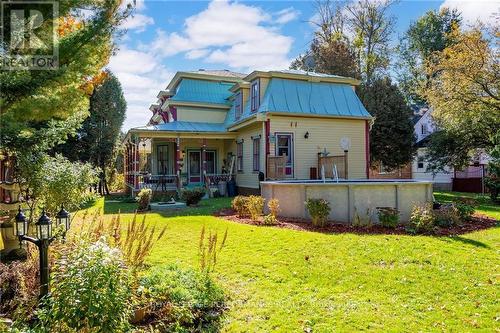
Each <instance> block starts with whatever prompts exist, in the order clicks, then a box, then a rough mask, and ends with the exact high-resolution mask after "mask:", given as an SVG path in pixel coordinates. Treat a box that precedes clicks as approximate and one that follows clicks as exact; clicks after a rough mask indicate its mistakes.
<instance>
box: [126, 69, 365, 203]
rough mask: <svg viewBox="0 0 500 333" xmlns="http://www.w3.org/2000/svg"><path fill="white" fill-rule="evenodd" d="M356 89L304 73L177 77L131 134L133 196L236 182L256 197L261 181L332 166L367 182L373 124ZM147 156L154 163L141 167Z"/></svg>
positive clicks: (341, 80)
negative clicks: (147, 190) (146, 119)
mask: <svg viewBox="0 0 500 333" xmlns="http://www.w3.org/2000/svg"><path fill="white" fill-rule="evenodd" d="M358 84H359V81H358V80H355V79H352V78H346V77H341V76H335V75H325V74H317V73H310V72H303V71H297V70H285V71H254V72H252V73H250V74H248V75H245V74H240V73H235V72H230V71H227V70H222V71H208V70H199V71H193V72H178V73H176V75H175V76H174V78H173V79H172V80H171V82H170V83H169V84H168V86H167V87H166V89H165V90H162V91H160V92H159V94H158V101H157V103H155V104H153V105H151V107H150V110H151V111H152V113H153V115H152V117H151V119H150V121H149V122H148V124H147V125H146V126H143V127H136V128H132V129H131V130H129V132H128V133H127V136H126V138H125V141H124V143H125V148H126V154H125V174H126V182H127V184H128V186H129V187H130V188H131V189H132V191H138V190H140V189H141V188H144V187H150V188H152V189H153V190H155V191H165V190H171V189H176V188H180V187H183V186H200V185H210V184H213V183H218V182H221V181H228V180H229V179H230V178H232V177H233V175H234V179H235V181H236V184H237V186H238V190H239V192H240V193H258V192H259V184H260V183H259V179H261V180H262V179H267V178H278V177H280V178H287V179H310V178H317V177H318V175H319V174H320V171H319V170H321V169H323V167H325V166H334V167H335V170H339V171H338V172H337V174H338V175H340V176H341V177H347V176H348V177H349V178H351V179H355V178H368V176H369V129H370V124H371V122H372V120H373V118H372V117H371V116H370V114H369V113H368V112H367V111H366V109H365V108H364V106H363V105H362V103H361V101H360V100H359V98H358V97H357V95H356V93H355V91H354V88H355V86H356V85H358ZM142 147H148V149H142ZM141 150H144V152H147V151H150V156H149V157H146V158H144V157H143V158H142V159H141V153H142V151H141ZM148 159H149V160H150V163H144V162H141V161H144V160H148ZM325 161H330V162H328V163H330V164H328V163H327V162H325ZM335 161H337V162H335ZM321 163H323V164H321ZM146 165H149V167H148V168H144V166H146ZM320 165H321V166H323V167H321V168H320ZM325 169H326V172H325V173H326V175H327V176H330V177H331V176H332V168H330V169H328V168H325Z"/></svg>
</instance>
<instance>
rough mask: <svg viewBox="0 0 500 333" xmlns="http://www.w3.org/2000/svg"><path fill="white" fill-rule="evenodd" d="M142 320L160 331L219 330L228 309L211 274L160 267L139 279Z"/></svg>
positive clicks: (222, 294) (221, 292) (174, 267)
mask: <svg viewBox="0 0 500 333" xmlns="http://www.w3.org/2000/svg"><path fill="white" fill-rule="evenodd" d="M138 294H139V295H138V296H139V300H140V301H139V304H138V306H139V307H141V308H145V309H146V316H145V318H144V319H143V320H142V322H144V323H150V325H151V326H152V330H151V331H153V330H155V331H159V332H179V331H180V332H215V331H218V328H219V326H220V319H221V316H222V314H223V311H224V309H225V307H226V306H225V303H224V293H223V291H222V289H221V288H220V287H219V286H218V285H217V284H216V283H215V282H214V281H213V280H212V278H211V277H210V275H208V274H203V273H198V272H196V271H193V270H182V269H180V268H178V267H177V266H173V265H168V266H158V267H155V268H154V269H152V270H151V271H150V272H148V273H147V274H146V275H145V276H144V277H142V278H141V279H140V282H139V293H138Z"/></svg>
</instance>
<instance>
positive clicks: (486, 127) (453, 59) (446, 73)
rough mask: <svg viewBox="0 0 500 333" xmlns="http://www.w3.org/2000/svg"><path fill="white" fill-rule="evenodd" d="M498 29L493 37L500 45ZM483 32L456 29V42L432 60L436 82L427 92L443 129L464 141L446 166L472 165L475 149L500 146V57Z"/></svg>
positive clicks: (430, 72) (430, 70)
mask: <svg viewBox="0 0 500 333" xmlns="http://www.w3.org/2000/svg"><path fill="white" fill-rule="evenodd" d="M495 29H497V30H494V31H493V32H492V33H491V36H493V38H494V39H495V42H496V43H498V41H499V37H500V35H499V34H498V27H496V28H495ZM483 30H484V29H482V27H476V28H473V29H471V30H469V31H464V32H461V31H459V30H453V31H452V32H451V34H452V36H450V38H453V39H454V40H455V41H456V42H455V43H454V44H453V45H451V46H448V47H446V48H445V49H444V50H443V51H441V52H435V53H434V54H433V56H432V61H429V62H428V66H427V75H428V76H429V77H430V78H431V80H430V83H429V85H428V87H427V89H425V90H423V91H422V94H423V95H424V96H425V98H426V100H427V101H428V102H429V104H430V105H431V106H432V107H433V109H434V113H433V118H434V120H435V121H436V123H437V125H438V126H439V128H441V130H443V131H445V132H446V136H447V137H453V138H456V139H457V140H458V141H457V142H459V143H460V145H459V147H457V149H456V150H455V152H453V151H450V152H449V153H448V155H447V156H442V159H441V160H442V162H441V163H442V164H443V163H444V162H445V161H446V160H448V161H449V162H450V163H452V162H453V165H454V166H455V167H463V166H466V165H468V163H469V162H470V157H471V155H472V154H473V153H474V151H475V149H478V148H481V149H486V150H489V149H492V148H493V147H494V139H493V138H494V137H495V135H496V134H497V132H498V131H499V128H500V57H499V55H500V53H499V49H498V45H496V47H493V46H492V44H493V41H492V40H490V39H488V38H486V35H485V33H484V32H483ZM464 153H465V154H464ZM431 163H433V161H431Z"/></svg>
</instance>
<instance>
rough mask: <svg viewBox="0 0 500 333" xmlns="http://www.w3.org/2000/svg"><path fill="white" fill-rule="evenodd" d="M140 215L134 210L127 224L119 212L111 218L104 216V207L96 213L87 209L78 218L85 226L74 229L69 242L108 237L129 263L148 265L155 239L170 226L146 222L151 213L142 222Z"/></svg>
mask: <svg viewBox="0 0 500 333" xmlns="http://www.w3.org/2000/svg"><path fill="white" fill-rule="evenodd" d="M137 217H138V215H137V214H134V217H133V218H132V221H131V222H130V223H127V227H126V228H124V227H123V225H122V223H121V215H120V214H119V213H118V214H117V215H113V216H112V217H111V219H104V217H103V215H102V212H101V211H100V210H96V211H95V212H94V214H89V213H88V211H87V212H86V213H85V214H84V216H83V217H82V218H79V219H78V220H77V221H75V222H76V223H78V224H80V225H81V227H79V228H78V227H77V228H72V229H71V230H70V233H69V234H68V237H67V239H68V242H76V241H78V240H80V239H85V240H86V241H89V242H96V241H98V240H99V239H100V238H101V237H105V238H106V240H107V242H108V244H110V245H111V246H113V247H116V248H119V249H120V250H121V252H122V255H123V258H124V261H125V263H126V264H127V266H128V267H131V268H132V269H133V270H134V271H135V270H137V269H140V268H142V267H143V266H144V261H145V259H146V257H147V256H148V255H149V253H150V252H151V249H152V248H153V246H154V245H155V243H156V242H157V241H159V240H160V239H161V238H163V236H164V235H165V232H166V229H167V227H166V226H164V227H163V228H162V229H161V230H159V232H157V229H156V226H154V225H153V226H151V225H150V224H148V223H146V217H147V215H143V216H142V221H140V222H139V221H138V220H137ZM74 230H77V231H79V232H75V231H74Z"/></svg>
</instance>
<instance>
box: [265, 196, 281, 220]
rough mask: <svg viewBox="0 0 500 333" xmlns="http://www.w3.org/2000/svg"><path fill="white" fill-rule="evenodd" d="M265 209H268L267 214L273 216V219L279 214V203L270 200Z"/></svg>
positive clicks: (275, 200)
mask: <svg viewBox="0 0 500 333" xmlns="http://www.w3.org/2000/svg"><path fill="white" fill-rule="evenodd" d="M267 207H268V208H269V214H270V215H272V216H274V217H275V218H276V217H277V216H278V214H279V213H280V202H279V200H278V199H271V200H269V202H268V203H267Z"/></svg>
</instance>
